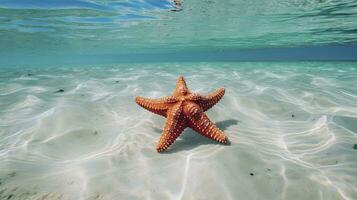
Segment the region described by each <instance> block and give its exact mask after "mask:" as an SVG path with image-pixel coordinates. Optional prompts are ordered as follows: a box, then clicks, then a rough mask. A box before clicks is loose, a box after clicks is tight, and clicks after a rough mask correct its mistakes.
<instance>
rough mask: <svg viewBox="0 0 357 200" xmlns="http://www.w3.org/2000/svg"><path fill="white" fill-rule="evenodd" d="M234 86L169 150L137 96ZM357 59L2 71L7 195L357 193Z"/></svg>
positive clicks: (1, 155) (1, 137)
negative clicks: (159, 145)
mask: <svg viewBox="0 0 357 200" xmlns="http://www.w3.org/2000/svg"><path fill="white" fill-rule="evenodd" d="M181 74H182V75H184V77H185V78H186V81H187V83H188V86H189V88H190V89H191V90H192V91H195V92H199V93H208V92H211V91H213V90H215V89H217V88H219V87H222V86H223V87H225V88H226V94H225V96H224V97H223V99H222V100H221V101H220V102H219V103H218V104H217V105H216V106H214V107H213V108H212V109H211V110H209V111H208V112H207V114H208V116H209V117H210V118H211V119H212V120H213V121H214V122H216V124H217V126H218V127H219V128H221V129H222V130H223V131H224V132H225V133H226V134H227V136H228V137H229V139H230V141H231V145H230V146H224V145H220V144H217V143H215V142H213V141H210V140H208V139H206V138H204V137H202V136H200V135H199V134H196V133H195V132H194V131H192V130H189V129H187V130H185V132H184V133H183V134H182V135H181V136H180V137H179V138H178V140H177V141H176V142H175V143H174V144H173V145H172V146H171V147H170V149H169V150H168V151H167V152H165V153H161V154H159V153H157V152H156V150H155V145H156V142H157V141H158V139H159V137H160V134H161V132H162V127H163V124H164V119H163V118H162V117H160V116H157V115H154V114H152V113H149V112H147V111H146V110H143V109H142V108H140V107H139V106H137V105H136V104H135V102H134V97H135V96H137V95H140V96H146V97H152V98H156V97H162V96H166V95H169V94H171V92H172V91H173V89H174V86H175V81H176V78H177V77H178V75H181ZM355 85H357V64H356V63H353V62H344V63H343V62H329V63H325V62H295V63H294V62H288V63H284V62H236V63H223V62H217V63H215V62H210V63H169V64H168V63H151V64H150V63H145V64H120V65H119V64H118V65H108V66H75V67H56V68H44V67H41V68H12V69H0V119H1V120H0V160H1V162H0V199H238V198H242V197H244V198H245V199H289V200H292V199H311V200H316V199H323V200H328V199H331V200H332V199H333V200H336V199H351V200H352V199H356V198H357V193H356V186H355V183H356V182H357V150H356V149H354V144H356V143H357V126H356V124H357V89H356V87H355Z"/></svg>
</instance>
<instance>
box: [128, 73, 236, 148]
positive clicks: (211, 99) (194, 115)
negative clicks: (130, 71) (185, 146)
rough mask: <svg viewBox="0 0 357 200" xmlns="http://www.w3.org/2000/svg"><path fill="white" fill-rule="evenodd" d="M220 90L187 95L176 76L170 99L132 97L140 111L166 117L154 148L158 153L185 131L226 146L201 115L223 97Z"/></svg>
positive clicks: (183, 84) (219, 131)
mask: <svg viewBox="0 0 357 200" xmlns="http://www.w3.org/2000/svg"><path fill="white" fill-rule="evenodd" d="M224 93H225V89H224V88H220V89H218V90H216V91H215V92H212V93H211V94H209V95H200V94H197V93H191V92H190V91H189V89H188V88H187V85H186V82H185V79H184V78H183V76H179V78H178V79H177V82H176V88H175V90H174V92H173V94H172V95H171V96H167V97H163V98H159V99H149V98H144V97H139V96H138V97H136V98H135V101H136V103H137V104H139V105H140V106H141V107H143V108H145V109H146V110H148V111H150V112H153V113H155V114H158V115H161V116H163V117H166V118H167V120H166V123H165V125H164V129H163V133H162V135H161V138H160V140H159V142H158V144H157V146H156V150H157V151H158V152H162V151H165V150H166V149H167V148H168V147H169V146H170V145H171V144H172V143H173V142H174V141H175V140H176V138H177V137H178V136H179V135H180V134H181V133H182V132H183V130H184V129H185V128H187V127H189V128H191V129H193V130H194V131H196V132H198V133H200V134H201V135H203V136H205V137H208V138H210V139H212V140H215V141H217V142H220V143H223V144H228V143H229V141H228V138H227V137H226V136H225V135H224V133H223V131H221V130H220V129H219V128H218V127H217V126H216V125H215V124H214V123H213V122H212V121H211V120H210V119H209V118H208V116H207V115H206V114H205V113H204V112H205V111H207V110H208V109H210V108H212V107H213V106H214V105H215V104H216V103H217V102H218V101H219V100H220V99H221V98H222V97H223V95H224Z"/></svg>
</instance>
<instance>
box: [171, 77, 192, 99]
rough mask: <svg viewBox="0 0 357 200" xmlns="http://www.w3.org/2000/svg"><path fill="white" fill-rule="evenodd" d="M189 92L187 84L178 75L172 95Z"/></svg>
mask: <svg viewBox="0 0 357 200" xmlns="http://www.w3.org/2000/svg"><path fill="white" fill-rule="evenodd" d="M188 93H190V91H189V90H188V87H187V84H186V81H185V79H184V78H183V76H179V77H178V79H177V81H176V88H175V91H174V96H180V95H185V94H188Z"/></svg>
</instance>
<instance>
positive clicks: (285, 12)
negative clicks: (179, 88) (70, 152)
mask: <svg viewBox="0 0 357 200" xmlns="http://www.w3.org/2000/svg"><path fill="white" fill-rule="evenodd" d="M173 9H176V8H175V6H174V5H173V3H172V2H171V1H169V0H119V1H111V0H105V1H98V0H92V1H89V0H71V1H70V0H0V44H1V46H2V48H0V56H1V58H2V59H1V61H0V64H1V65H7V64H20V65H22V64H32V63H34V64H45V65H46V64H58V63H63V64H68V63H85V64H93V63H96V64H101V63H103V62H106V63H117V62H121V61H130V62H132V61H133V62H135V61H136V59H137V58H138V57H140V59H141V61H143V62H146V61H153V60H152V59H151V57H154V58H155V59H154V61H157V60H164V61H171V60H174V61H180V60H182V58H181V57H182V55H184V56H186V57H188V59H185V60H190V59H194V58H195V57H197V56H195V54H200V53H202V52H203V53H204V52H213V54H216V53H219V52H221V53H222V52H223V53H224V52H238V55H237V54H234V55H233V58H235V57H238V58H237V59H238V60H239V59H240V57H239V52H241V51H243V53H244V52H245V51H244V50H247V49H249V50H252V49H253V50H254V49H263V52H265V53H259V52H258V55H256V54H257V53H255V52H252V53H251V54H249V55H248V56H243V58H241V59H243V60H251V59H255V58H256V57H257V58H258V59H260V60H269V59H270V56H269V51H268V50H269V48H270V49H271V48H273V49H279V48H298V51H299V53H298V54H300V55H301V54H302V55H304V56H302V59H304V58H305V59H307V60H315V59H321V58H319V57H318V56H315V57H314V56H308V55H309V53H308V52H309V48H308V49H307V50H306V48H305V49H304V48H303V49H299V47H314V46H322V47H325V48H323V49H326V50H325V51H324V50H323V49H318V50H315V51H317V52H320V54H322V57H323V58H325V59H329V58H330V60H333V59H339V58H342V59H343V58H345V59H348V60H356V59H355V58H356V53H355V52H357V51H356V49H357V47H356V45H355V42H356V39H357V34H356V33H357V32H356V27H357V14H356V13H357V1H354V0H342V1H341V0H340V1H337V0H259V1H258V0H254V1H242V0H228V1H224V2H222V1H218V0H204V1H194V0H186V1H183V2H182V6H181V11H179V12H177V11H175V12H174V11H171V10H173ZM176 10H178V9H176ZM331 45H342V46H343V47H345V46H346V45H347V46H351V45H352V46H353V47H354V48H352V49H351V48H342V49H337V50H335V51H332V53H330V51H328V50H329V48H326V47H329V46H331ZM4 47H5V48H4ZM264 50H265V51H264ZM323 51H324V52H323ZM284 52H285V49H283V50H282V51H280V52H279V53H278V55H280V54H283V53H284ZM304 52H305V53H304ZM321 52H323V53H321ZM341 52H344V53H341ZM138 54H139V56H137V55H138ZM191 54H193V55H192V56H191V57H190V55H191ZM346 54H348V55H346ZM180 55H181V57H180ZM331 55H333V56H332V59H331ZM20 57H21V59H17V58H20ZM207 57H210V56H209V55H208V56H203V58H201V59H200V61H205V58H207ZM320 57H321V56H320ZM346 57H347V58H346ZM88 58H90V61H88V62H86V61H87V60H88ZM284 58H285V57H284V56H283V57H281V58H279V57H278V58H275V60H278V59H284ZM289 58H290V60H294V59H296V56H294V55H293V56H290V57H289ZM297 58H298V59H299V57H297ZM217 59H219V57H218V58H217ZM222 60H225V59H222ZM231 60H232V59H231Z"/></svg>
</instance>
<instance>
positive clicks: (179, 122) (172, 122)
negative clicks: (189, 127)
mask: <svg viewBox="0 0 357 200" xmlns="http://www.w3.org/2000/svg"><path fill="white" fill-rule="evenodd" d="M185 128H186V120H185V117H184V115H183V114H182V106H181V104H177V105H175V106H173V107H172V108H171V109H170V110H169V112H168V114H167V120H166V123H165V126H164V130H163V133H162V135H161V138H160V140H159V142H158V144H157V146H156V150H157V151H158V152H162V151H165V150H166V149H167V148H168V147H169V146H170V145H171V144H172V143H173V142H174V141H175V140H176V138H177V137H178V136H179V135H180V134H181V133H182V131H183V130H184V129H185Z"/></svg>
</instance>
